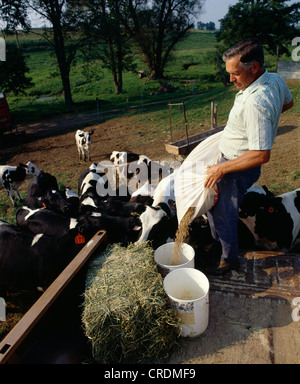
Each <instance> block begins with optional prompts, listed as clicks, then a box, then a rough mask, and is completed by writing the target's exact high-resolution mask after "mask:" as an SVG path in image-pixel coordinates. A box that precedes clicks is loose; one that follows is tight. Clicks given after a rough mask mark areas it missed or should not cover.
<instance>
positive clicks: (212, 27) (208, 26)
mask: <svg viewBox="0 0 300 384" xmlns="http://www.w3.org/2000/svg"><path fill="white" fill-rule="evenodd" d="M205 27H206V30H207V31H215V30H216V24H215V23H214V22H212V21H210V22H209V23H206V24H205Z"/></svg>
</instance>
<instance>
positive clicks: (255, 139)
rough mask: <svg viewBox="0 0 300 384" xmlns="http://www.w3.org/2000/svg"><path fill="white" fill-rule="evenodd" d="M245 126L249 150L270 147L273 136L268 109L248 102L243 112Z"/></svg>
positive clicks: (261, 149)
mask: <svg viewBox="0 0 300 384" xmlns="http://www.w3.org/2000/svg"><path fill="white" fill-rule="evenodd" d="M245 126H246V130H247V137H248V147H249V150H252V151H263V150H269V149H271V148H272V144H273V141H274V140H273V137H274V136H273V135H272V121H271V116H270V111H268V110H267V109H266V108H264V107H263V106H262V105H258V104H252V103H249V105H248V106H247V108H246V113H245Z"/></svg>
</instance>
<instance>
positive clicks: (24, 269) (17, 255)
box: [0, 222, 84, 290]
mask: <svg viewBox="0 0 300 384" xmlns="http://www.w3.org/2000/svg"><path fill="white" fill-rule="evenodd" d="M83 246H84V244H76V243H75V241H74V236H73V235H69V234H67V235H65V236H49V235H44V234H35V233H32V232H30V231H28V230H25V229H23V228H21V227H18V226H14V225H12V224H8V223H3V222H0V285H1V287H2V288H6V289H17V290H34V289H36V288H37V287H42V288H44V289H45V288H47V287H48V286H49V285H50V284H51V283H52V281H53V280H54V279H55V278H56V277H57V275H58V274H59V273H60V272H61V271H62V270H63V269H64V268H65V267H66V266H67V265H68V264H69V262H70V261H71V260H72V258H73V257H74V256H75V255H76V254H77V253H78V252H79V251H80V249H81V248H82V247H83Z"/></svg>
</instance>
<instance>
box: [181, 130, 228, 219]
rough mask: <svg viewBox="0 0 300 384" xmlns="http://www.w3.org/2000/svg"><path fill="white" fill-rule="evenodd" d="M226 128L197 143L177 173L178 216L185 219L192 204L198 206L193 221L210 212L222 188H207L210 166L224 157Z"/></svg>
mask: <svg viewBox="0 0 300 384" xmlns="http://www.w3.org/2000/svg"><path fill="white" fill-rule="evenodd" d="M221 135H222V131H221V132H218V133H215V134H213V135H212V136H210V137H208V138H207V139H205V140H203V141H202V142H201V143H200V144H198V145H197V147H196V148H195V149H193V151H192V152H191V153H190V154H189V155H188V157H187V158H186V159H185V161H184V162H183V163H182V165H181V166H180V168H179V169H178V172H177V174H176V177H175V185H174V189H175V200H176V210H177V218H178V222H179V223H180V221H181V219H182V218H183V216H184V215H185V213H186V212H187V210H188V209H189V208H191V207H194V208H195V211H194V215H193V216H192V219H191V221H193V220H194V219H195V218H196V217H197V216H201V215H204V214H205V213H207V212H208V211H209V210H210V209H211V208H212V207H213V205H214V204H215V203H216V201H217V199H218V189H217V187H216V186H215V187H214V188H204V181H205V178H206V170H207V167H209V166H211V165H214V164H217V163H218V162H219V161H220V157H221V152H220V149H219V144H220V140H221Z"/></svg>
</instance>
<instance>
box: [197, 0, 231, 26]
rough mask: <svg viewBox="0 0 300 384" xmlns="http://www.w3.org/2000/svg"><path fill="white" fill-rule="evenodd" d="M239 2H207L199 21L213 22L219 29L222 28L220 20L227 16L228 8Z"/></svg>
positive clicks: (216, 0) (212, 0)
mask: <svg viewBox="0 0 300 384" xmlns="http://www.w3.org/2000/svg"><path fill="white" fill-rule="evenodd" d="M237 2H238V0H206V1H205V3H204V7H203V8H202V13H201V15H200V16H199V20H200V21H202V22H203V23H208V22H210V21H212V22H214V23H215V24H216V28H217V29H218V28H219V27H220V23H219V20H220V19H222V18H223V17H224V16H225V15H226V13H227V12H228V8H229V7H230V6H231V5H234V4H236V3H237Z"/></svg>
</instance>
